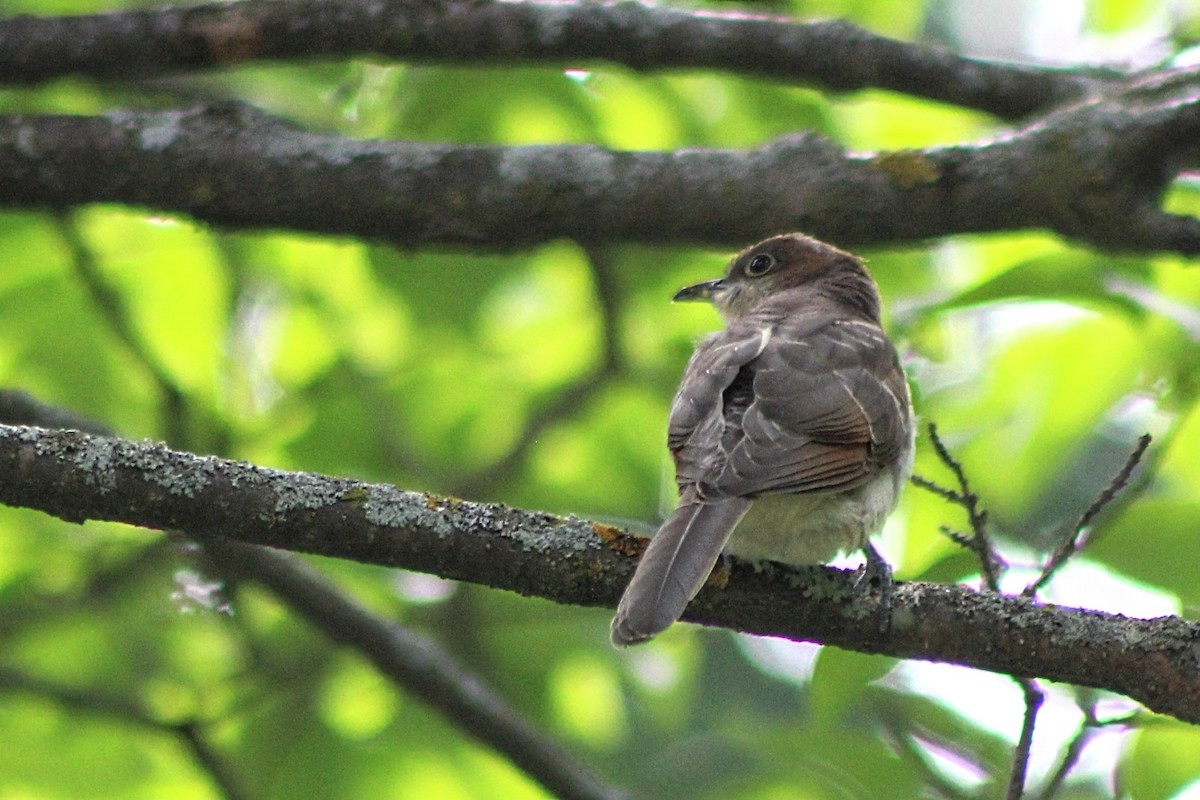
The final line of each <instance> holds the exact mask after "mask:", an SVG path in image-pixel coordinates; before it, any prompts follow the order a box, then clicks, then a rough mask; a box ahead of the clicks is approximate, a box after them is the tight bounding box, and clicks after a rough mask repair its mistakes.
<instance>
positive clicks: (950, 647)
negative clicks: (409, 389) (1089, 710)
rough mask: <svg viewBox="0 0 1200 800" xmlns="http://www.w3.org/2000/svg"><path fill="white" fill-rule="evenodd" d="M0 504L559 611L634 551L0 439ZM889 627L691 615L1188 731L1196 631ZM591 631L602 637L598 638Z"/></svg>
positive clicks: (1052, 618) (147, 448) (850, 615)
mask: <svg viewBox="0 0 1200 800" xmlns="http://www.w3.org/2000/svg"><path fill="white" fill-rule="evenodd" d="M0 502H4V503H6V504H9V505H13V506H22V507H29V508H36V509H40V510H42V511H44V512H46V513H49V514H53V515H55V516H59V517H61V518H63V519H67V520H70V521H76V522H81V521H83V520H85V519H106V520H118V521H122V522H127V523H130V524H134V525H140V526H143V527H152V528H179V529H181V530H183V531H186V532H188V533H190V534H192V535H194V536H197V537H222V538H224V539H232V540H238V541H242V542H247V543H252V544H262V545H268V546H273V547H280V548H285V549H291V550H297V551H302V552H309V553H320V554H324V555H329V556H335V557H340V558H349V559H353V560H357V561H363V562H369V563H376V564H382V565H387V566H403V567H407V568H410V569H417V570H421V571H426V572H432V573H434V574H438V575H442V576H444V577H448V578H456V579H460V580H468V581H473V582H476V583H483V584H486V585H489V586H494V587H498V588H505V589H510V590H513V591H517V592H520V593H522V594H527V595H536V596H540V597H545V598H548V599H551V600H555V601H557V602H561V603H574V604H580V605H604V606H610V605H612V604H614V603H615V602H616V600H617V597H618V595H619V594H620V592H621V589H622V588H623V586H624V583H625V581H626V580H627V579H628V576H629V574H630V572H631V570H632V568H633V558H632V556H633V555H634V554H636V552H637V551H638V550H639V549H640V547H641V545H642V540H641V539H639V538H636V537H631V536H629V535H627V534H625V533H623V532H622V531H620V530H617V529H615V528H612V527H609V526H606V525H601V524H598V523H592V522H588V521H585V520H578V519H574V518H567V519H563V518H560V517H555V516H552V515H549V514H543V513H531V512H524V511H519V510H517V509H512V508H507V507H505V506H501V505H485V504H478V503H470V502H466V501H459V500H453V499H448V498H441V497H435V496H432V495H427V494H417V493H412V492H403V491H400V490H398V489H396V488H394V487H389V486H382V485H370V484H365V483H361V482H358V481H352V480H348V479H342V478H327V477H322V476H319V475H311V474H304V473H287V472H280V471H276V470H269V469H263V468H261V467H254V466H251V465H248V464H244V463H237V462H230V461H224V460H221V459H217V458H212V457H208V458H201V457H198V456H194V455H191V454H188V453H181V452H177V451H172V450H169V449H168V448H166V447H164V446H161V445H155V444H147V443H143V444H136V443H132V442H125V441H121V440H117V439H108V438H100V437H92V436H87V435H85V434H81V433H78V432H74V431H45V430H41V429H36V428H14V427H7V426H2V427H0ZM895 607H896V611H895V616H894V618H893V621H892V625H891V628H890V631H889V632H888V633H886V634H881V633H880V632H879V630H878V625H877V619H878V617H877V609H876V608H875V607H874V601H872V600H871V599H869V598H866V597H863V596H861V593H856V592H855V591H854V587H853V579H852V577H851V576H850V575H849V574H848V573H845V572H842V571H839V570H834V569H830V568H825V567H816V568H812V569H809V570H803V571H793V570H783V569H779V570H774V569H764V570H762V571H756V570H754V569H753V568H752V567H750V566H749V565H745V564H741V563H736V562H735V563H734V566H733V568H732V570H731V574H730V576H729V580H728V582H727V584H726V585H725V586H724V587H723V588H719V587H714V586H710V587H707V588H706V589H705V590H703V591H702V592H701V593H700V595H699V596H698V597H697V599H696V600H695V601H694V602H693V603H692V606H691V607H690V608H689V610H688V613H687V615H686V618H687V619H691V620H693V621H698V622H702V623H705V624H717V625H724V626H727V627H731V628H735V629H738V630H744V631H748V632H751V633H757V634H762V635H773V636H786V637H789V638H794V639H803V640H812V641H821V642H826V643H829V644H834V645H838V646H840V647H845V648H849V649H855V650H860V651H863V652H871V653H885V654H888V655H893V656H898V657H902V658H921V659H928V660H938V661H947V662H951V663H957V664H963V665H966V666H972V667H977V668H980V669H987V670H992V671H995V672H1001V673H1005V674H1011V675H1018V676H1038V677H1044V678H1048V679H1051V680H1057V681H1065V682H1069V683H1076V684H1081V685H1085V686H1093V687H1097V688H1103V689H1109V690H1112V691H1116V692H1121V693H1123V694H1126V695H1128V696H1130V697H1132V698H1135V699H1137V700H1139V701H1141V702H1142V703H1145V704H1146V705H1147V706H1148V707H1149V708H1151V709H1152V710H1155V711H1159V712H1161V713H1165V714H1171V715H1174V716H1176V717H1178V718H1180V719H1184V720H1188V721H1191V722H1200V625H1197V624H1195V623H1191V622H1188V621H1184V620H1181V619H1178V618H1174V617H1165V618H1159V619H1152V620H1139V619H1126V618H1124V617H1121V616H1118V615H1112V614H1104V613H1100V612H1094V611H1080V610H1072V609H1063V608H1059V607H1054V606H1043V605H1039V604H1037V603H1034V602H1032V601H1030V600H1028V599H1024V598H1014V597H1003V596H997V595H993V594H980V593H976V592H973V591H970V590H967V589H964V588H961V587H956V586H943V585H937V584H920V583H908V584H901V585H899V586H897V589H896V594H895ZM598 635H599V634H598Z"/></svg>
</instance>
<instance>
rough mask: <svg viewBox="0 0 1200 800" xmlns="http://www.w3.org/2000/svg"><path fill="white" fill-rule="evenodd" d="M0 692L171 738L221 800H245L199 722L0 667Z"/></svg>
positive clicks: (232, 774)
mask: <svg viewBox="0 0 1200 800" xmlns="http://www.w3.org/2000/svg"><path fill="white" fill-rule="evenodd" d="M0 691H6V692H26V693H28V694H33V695H37V696H38V697H43V698H46V699H48V700H52V701H54V702H56V703H59V704H61V705H63V706H65V707H66V708H68V709H70V710H72V711H75V712H78V713H84V714H93V715H98V716H102V717H106V718H109V719H113V720H117V721H120V722H125V723H129V724H132V725H136V726H137V727H139V728H144V729H146V730H149V731H151V732H156V733H165V734H169V735H171V736H174V737H175V738H177V739H178V740H179V741H180V742H181V743H182V744H183V745H184V747H185V748H186V749H187V750H188V752H190V753H191V754H192V758H193V760H194V761H195V762H196V764H197V766H199V767H200V768H201V769H202V770H203V771H204V772H205V773H206V774H207V775H208V776H209V779H210V780H211V781H212V782H213V784H214V785H215V786H216V788H217V790H218V791H219V792H220V793H221V796H222V797H224V798H225V800H245V799H246V798H247V797H248V795H247V794H246V793H245V792H244V791H243V790H242V788H241V779H240V778H239V777H238V776H237V775H236V774H235V773H234V770H233V767H232V766H231V765H230V764H229V763H227V762H226V761H225V760H224V759H222V758H221V757H220V755H219V754H218V753H217V752H216V751H215V750H213V748H212V747H211V746H210V745H209V744H208V742H207V741H206V740H205V737H204V726H203V724H202V723H200V722H199V721H196V720H190V721H186V722H181V723H170V722H164V721H162V720H159V719H156V718H155V717H154V716H153V715H151V714H150V713H149V712H147V711H146V710H145V709H144V708H142V706H141V705H140V704H139V703H137V702H135V701H133V700H131V699H129V698H126V697H122V696H120V695H113V694H105V693H103V692H100V691H98V690H94V689H81V688H78V687H74V686H66V685H64V684H59V683H56V682H54V681H49V680H46V679H45V678H38V677H34V676H32V675H29V674H27V673H25V672H20V671H18V670H15V669H11V668H8V667H0Z"/></svg>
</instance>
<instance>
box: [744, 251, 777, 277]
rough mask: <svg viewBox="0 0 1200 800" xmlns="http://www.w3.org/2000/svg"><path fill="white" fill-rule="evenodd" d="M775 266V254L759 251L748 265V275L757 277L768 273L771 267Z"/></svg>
mask: <svg viewBox="0 0 1200 800" xmlns="http://www.w3.org/2000/svg"><path fill="white" fill-rule="evenodd" d="M773 266H775V257H774V256H772V255H768V254H767V253H759V254H758V255H756V256H755V257H754V258H752V259H750V263H748V264H747V265H746V275H748V276H749V277H751V278H757V277H758V276H759V275H766V274H767V273H768V272H770V271H771V267H773Z"/></svg>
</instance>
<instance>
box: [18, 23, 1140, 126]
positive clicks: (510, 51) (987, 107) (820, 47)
mask: <svg viewBox="0 0 1200 800" xmlns="http://www.w3.org/2000/svg"><path fill="white" fill-rule="evenodd" d="M354 56H376V57H383V58H390V59H397V60H402V61H418V62H422V61H423V62H440V63H491V64H496V63H508V64H528V63H546V64H553V65H562V66H575V67H578V66H583V65H587V64H589V63H592V62H597V61H599V62H610V63H615V64H621V65H624V66H627V67H632V68H634V69H638V70H661V69H704V70H713V69H715V70H725V71H729V72H734V73H740V74H745V75H751V76H755V77H762V78H769V79H775V80H780V81H789V82H799V83H811V84H816V85H818V86H822V87H824V88H827V89H831V90H834V91H850V90H855V89H864V88H879V89H891V90H893V91H897V92H903V93H905V94H910V95H914V96H919V97H927V98H930V99H934V100H940V101H943V102H946V103H952V104H954V105H958V106H964V107H968V108H976V109H980V110H982V111H987V112H990V113H993V114H996V115H998V116H1000V117H1003V118H1007V119H1020V118H1023V117H1027V116H1029V115H1032V114H1034V113H1036V112H1039V111H1044V110H1046V109H1048V108H1051V107H1054V106H1057V105H1061V104H1062V103H1065V102H1071V101H1075V100H1079V99H1082V98H1083V97H1085V96H1087V95H1089V94H1092V93H1095V92H1098V91H1101V90H1103V89H1104V88H1106V87H1108V86H1111V85H1112V84H1113V83H1115V82H1117V81H1118V80H1120V78H1121V76H1120V75H1117V74H1114V73H1101V72H1099V71H1090V72H1085V71H1080V70H1074V71H1068V70H1061V69H1042V68H1037V67H1028V66H1021V65H1016V64H999V63H992V62H986V61H979V60H976V59H971V58H964V57H962V56H959V55H955V54H954V53H952V52H950V51H948V50H945V49H942V48H935V47H927V46H922V45H915V44H909V43H906V42H899V41H896V40H893V39H888V38H885V37H882V36H878V35H876V34H873V33H871V32H869V31H866V30H864V29H862V28H859V27H857V26H855V25H851V24H849V23H846V22H841V21H829V22H811V23H796V22H792V21H789V20H786V19H782V18H777V17H766V16H755V15H749V14H744V13H738V14H720V13H714V12H710V11H708V12H701V11H693V10H688V9H680V8H671V7H664V6H651V5H643V4H641V3H636V2H619V3H591V2H554V3H550V2H530V1H529V0H527V1H526V2H498V0H451V2H428V0H336V1H335V2H331V1H330V0H243V1H242V2H233V3H221V4H209V5H200V6H195V7H189V8H179V7H165V8H155V9H144V10H143V9H136V10H133V9H131V10H126V11H117V12H112V13H107V14H90V15H81V16H72V17H32V16H20V17H15V18H12V19H8V20H3V21H0V82H3V83H34V82H38V81H45V80H48V79H51V78H55V77H60V76H63V75H87V76H91V77H95V78H148V77H156V76H160V75H164V74H170V73H173V72H178V71H182V70H201V69H211V68H214V67H221V66H225V65H228V64H231V63H238V62H243V61H248V60H263V59H280V60H297V59H313V58H348V57H354Z"/></svg>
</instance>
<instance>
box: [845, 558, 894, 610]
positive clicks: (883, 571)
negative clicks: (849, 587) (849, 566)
mask: <svg viewBox="0 0 1200 800" xmlns="http://www.w3.org/2000/svg"><path fill="white" fill-rule="evenodd" d="M862 551H863V555H865V556H866V557H867V560H866V563H864V564H863V565H862V566H861V567H859V569H858V577H856V578H855V579H854V587H855V588H856V589H858V590H860V591H861V590H865V589H866V588H868V587H869V586H870V585H871V584H874V583H876V582H878V584H879V631H880V632H881V633H887V631H888V629H889V628H891V626H892V588H893V583H894V581H893V580H892V567H891V565H890V564H888V562H887V561H886V560H885V559H884V557H883V556H881V555H879V551H878V550H876V549H875V547H874V545H872V544H871V543H870V542H867V543H866V544H865V545H864V546H863V549H862Z"/></svg>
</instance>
